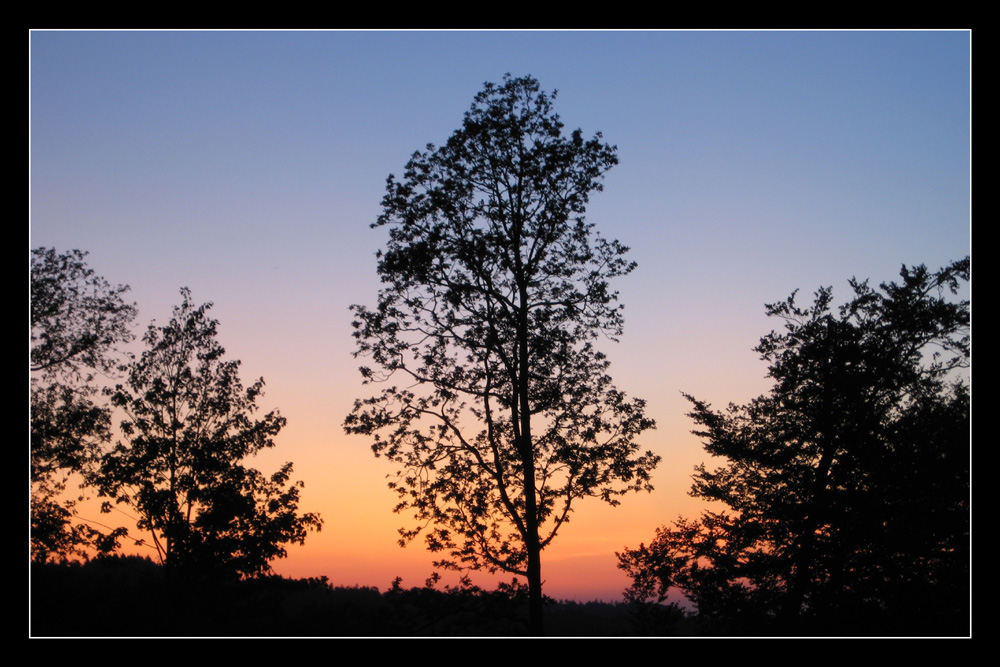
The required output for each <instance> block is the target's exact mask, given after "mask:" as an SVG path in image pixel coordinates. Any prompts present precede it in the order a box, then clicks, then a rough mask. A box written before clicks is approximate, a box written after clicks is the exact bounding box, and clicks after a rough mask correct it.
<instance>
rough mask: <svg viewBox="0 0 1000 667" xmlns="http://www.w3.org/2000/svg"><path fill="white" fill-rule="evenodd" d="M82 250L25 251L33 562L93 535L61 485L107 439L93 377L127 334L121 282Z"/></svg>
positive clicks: (114, 357) (108, 368)
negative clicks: (77, 519) (97, 268)
mask: <svg viewBox="0 0 1000 667" xmlns="http://www.w3.org/2000/svg"><path fill="white" fill-rule="evenodd" d="M86 256H87V253H85V252H82V251H80V250H71V251H69V252H65V253H57V252H56V251H55V249H53V248H36V249H34V250H32V251H31V287H30V289H31V292H30V299H31V300H30V310H31V349H30V352H29V369H30V375H31V401H30V403H31V406H30V408H31V555H32V559H33V560H37V561H45V560H48V559H50V558H65V557H67V556H70V555H72V554H75V553H80V548H81V547H82V546H83V545H86V544H91V543H92V541H93V540H94V539H99V538H100V537H101V534H100V533H99V532H98V531H97V530H96V529H93V528H91V527H89V526H87V525H86V524H81V523H74V520H73V514H74V511H75V510H74V507H75V503H76V499H75V498H73V497H72V496H71V495H70V494H68V493H67V490H68V489H67V485H68V482H69V476H70V475H71V474H72V473H82V472H84V469H85V467H86V466H87V464H88V463H90V462H92V461H93V459H94V456H95V455H96V453H97V450H98V447H99V445H100V444H101V443H102V442H104V441H106V440H107V438H108V432H109V427H110V411H109V409H108V407H107V405H106V404H105V401H103V400H101V398H100V387H99V383H98V378H97V376H99V375H100V376H105V377H110V376H112V375H113V374H114V372H115V369H116V366H117V365H118V364H119V363H120V362H121V355H120V354H119V352H118V350H117V348H118V347H119V346H120V345H122V344H124V343H127V342H129V341H131V340H132V339H133V338H134V335H133V334H132V329H131V324H132V320H133V319H134V318H135V314H136V309H135V305H134V304H131V303H126V302H125V300H124V295H125V293H126V292H127V291H128V287H127V286H124V285H118V286H112V285H111V284H109V283H108V282H107V281H106V280H105V279H104V278H102V277H100V276H98V275H96V274H95V273H94V270H93V269H91V268H90V267H88V266H87V263H86V261H85V258H86Z"/></svg>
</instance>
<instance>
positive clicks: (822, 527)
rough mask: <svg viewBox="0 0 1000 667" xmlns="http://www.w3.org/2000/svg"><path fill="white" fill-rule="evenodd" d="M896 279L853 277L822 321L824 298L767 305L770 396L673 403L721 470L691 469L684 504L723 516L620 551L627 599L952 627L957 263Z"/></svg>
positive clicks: (959, 468)
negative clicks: (724, 404) (874, 284)
mask: <svg viewBox="0 0 1000 667" xmlns="http://www.w3.org/2000/svg"><path fill="white" fill-rule="evenodd" d="M900 275H901V278H902V281H901V282H899V283H888V284H885V283H883V284H882V285H881V286H880V290H875V289H873V288H871V287H869V285H868V282H867V281H865V282H859V281H857V280H854V279H852V280H851V281H850V286H851V288H852V290H853V292H854V294H853V298H852V299H851V300H850V301H849V302H847V303H846V304H844V305H843V306H841V307H840V308H839V309H838V310H836V311H834V309H833V306H832V304H833V294H832V290H831V289H830V288H823V289H820V290H819V291H818V292H817V293H816V298H815V301H814V303H813V305H812V306H811V307H808V308H805V309H801V308H799V307H798V306H796V304H795V294H794V293H793V294H792V296H791V297H789V298H788V299H787V300H786V301H784V302H781V303H777V304H772V305H769V306H768V307H767V312H768V314H769V315H771V316H775V317H779V318H781V319H783V320H784V321H785V330H784V332H781V333H778V332H772V333H770V334H769V335H767V336H765V337H764V338H762V339H761V342H760V345H758V346H757V347H756V348H755V350H756V351H757V352H759V353H760V354H761V358H762V359H764V360H765V361H767V362H768V363H769V376H770V377H771V378H773V379H774V382H775V384H774V387H773V388H772V390H771V392H770V393H769V394H766V395H764V396H761V397H759V398H757V399H755V400H753V401H751V402H750V403H748V404H747V405H730V407H729V409H728V410H726V411H725V412H717V411H715V410H712V409H711V407H710V406H709V405H708V404H706V403H704V402H702V401H699V400H697V399H695V398H693V397H691V396H688V397H687V398H688V399H689V400H690V401H691V402H692V404H693V406H694V410H693V412H692V413H691V414H690V416H691V417H692V418H693V419H694V421H695V422H696V424H698V426H699V429H698V430H696V431H695V433H696V434H697V435H699V436H701V437H702V438H704V439H705V448H706V450H707V451H708V452H709V453H710V454H712V455H713V456H716V457H721V458H722V459H723V460H724V463H723V464H722V465H721V466H720V467H718V468H716V469H709V468H707V467H706V466H705V465H701V466H699V467H698V468H697V469H696V474H695V476H694V480H695V481H694V486H693V489H692V492H691V494H692V495H693V496H695V497H699V498H704V499H705V500H708V501H714V502H717V503H720V504H721V505H723V506H725V509H722V510H716V509H712V510H709V511H705V512H704V513H703V514H702V516H701V518H700V519H697V520H685V519H681V520H679V521H677V522H676V523H675V524H674V525H673V526H672V527H663V528H661V529H660V530H659V531H657V536H656V539H655V540H654V541H653V543H652V544H650V546H649V547H646V546H643V545H640V547H639V548H638V549H636V550H627V551H625V552H624V553H622V554H619V559H620V567H621V568H622V569H624V570H625V571H626V572H628V574H629V575H630V576H631V577H632V579H633V585H632V587H631V589H630V590H629V592H628V594H627V595H628V597H631V598H632V599H637V600H645V599H649V598H659V599H661V600H662V599H664V598H665V596H666V595H667V594H668V593H669V591H670V590H671V589H679V590H680V591H681V592H683V593H684V594H685V595H686V596H687V597H688V598H689V599H690V600H691V601H693V602H694V603H695V604H696V605H697V606H698V610H699V612H700V613H701V614H702V615H703V616H705V617H706V618H709V619H716V620H718V621H720V622H721V623H723V624H724V625H726V624H728V625H729V627H732V624H733V623H736V622H746V621H747V619H749V618H756V619H772V620H775V621H777V622H778V623H780V624H781V625H780V627H781V628H783V629H785V630H787V629H789V628H800V629H802V630H803V631H806V630H817V629H819V630H820V631H826V632H829V631H832V630H834V629H835V628H838V627H840V628H844V629H848V630H850V631H856V630H858V629H859V628H862V627H864V628H865V629H866V630H873V629H877V628H880V629H881V630H883V631H884V630H886V629H890V628H891V629H892V630H894V631H896V630H901V631H905V632H912V631H913V630H914V628H916V627H923V628H925V629H926V630H927V631H930V632H936V633H940V632H941V627H942V626H939V625H937V624H940V623H946V624H949V623H950V624H951V625H950V626H949V627H950V629H951V630H955V629H958V630H959V631H960V630H961V627H962V622H963V621H962V620H961V619H962V618H963V616H964V617H965V618H966V619H967V611H968V590H969V589H968V584H969V581H968V576H969V569H968V566H969V563H968V556H969V514H968V510H969V428H970V423H969V405H970V404H969V386H968V384H967V382H966V379H965V378H966V373H965V372H964V369H966V368H967V367H968V364H969V302H968V301H964V300H956V299H955V298H953V297H951V296H950V295H952V294H956V293H957V291H958V289H959V287H960V285H961V283H962V282H964V281H968V280H969V259H968V258H966V259H964V260H961V261H957V262H954V263H952V264H951V265H949V266H947V267H945V268H943V269H941V270H939V271H937V272H931V271H928V270H927V269H926V267H924V266H918V267H916V268H912V269H910V268H907V267H905V266H904V267H903V269H902V272H901V274H900ZM715 507H719V506H718V505H716V506H715ZM836 623H840V624H841V625H835V624H836ZM866 624H867V625H866ZM876 631H878V630H876Z"/></svg>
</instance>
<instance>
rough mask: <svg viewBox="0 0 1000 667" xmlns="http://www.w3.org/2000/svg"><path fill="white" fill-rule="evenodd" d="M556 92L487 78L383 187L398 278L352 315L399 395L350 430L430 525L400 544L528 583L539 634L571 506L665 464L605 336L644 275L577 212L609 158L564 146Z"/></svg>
mask: <svg viewBox="0 0 1000 667" xmlns="http://www.w3.org/2000/svg"><path fill="white" fill-rule="evenodd" d="M554 97H555V93H553V94H552V96H549V95H547V94H546V93H545V92H542V91H540V89H539V85H538V82H537V81H536V80H534V79H533V78H530V77H526V78H511V77H510V76H509V75H507V76H506V77H505V78H504V80H503V83H502V84H500V85H495V84H491V83H487V84H486V86H485V89H484V90H483V91H482V92H480V93H479V94H478V95H477V96H476V98H475V101H474V102H473V104H472V107H471V109H470V110H469V111H468V112H467V113H466V114H465V119H464V122H463V124H462V127H461V128H460V129H459V130H457V131H456V132H455V133H454V134H453V135H452V136H451V138H450V139H449V140H448V142H447V143H446V144H445V145H444V146H441V147H440V148H435V147H434V146H433V145H428V147H427V151H426V152H417V153H415V154H414V155H413V156H412V158H411V159H410V161H409V162H408V164H407V165H406V171H405V173H404V176H403V179H402V180H401V181H397V180H396V179H395V178H394V177H393V176H391V175H390V176H389V178H388V183H387V188H386V195H385V198H384V199H383V201H382V206H383V213H382V215H381V216H380V217H379V219H378V221H377V222H376V223H375V224H374V225H373V226H374V227H381V226H385V227H388V228H389V236H390V238H389V243H388V246H387V248H386V249H385V251H384V252H381V251H380V252H379V253H378V259H379V262H378V273H379V276H380V277H381V279H382V282H383V283H385V285H386V287H385V288H384V289H382V290H381V291H380V293H379V298H378V305H377V306H376V307H375V308H373V309H369V308H367V307H365V306H359V305H355V306H352V310H353V312H354V314H355V316H356V320H355V322H354V327H355V333H354V336H355V338H356V339H357V341H358V351H357V353H356V354H357V355H360V356H365V357H369V358H370V359H371V362H372V365H371V366H366V367H363V368H362V369H361V372H362V375H363V376H364V378H365V382H366V384H367V383H382V384H384V385H387V386H386V388H384V389H382V391H381V393H380V394H379V395H377V396H374V397H372V398H369V399H367V400H359V401H357V402H356V403H355V406H354V410H353V411H352V413H351V414H350V415H349V416H348V417H347V420H346V422H345V428H346V430H347V432H348V433H355V434H364V435H368V436H373V437H374V444H373V445H372V448H373V450H374V452H375V454H376V455H377V456H386V457H387V458H389V459H390V460H392V461H394V462H395V463H397V464H398V465H399V471H398V474H397V477H396V480H395V481H394V482H392V483H391V484H390V487H391V488H393V489H395V490H396V491H397V492H398V494H399V498H400V503H399V504H398V505H397V506H396V508H395V509H396V511H397V512H412V513H413V516H414V519H415V520H416V522H417V526H416V527H415V528H413V529H410V530H401V531H400V532H401V534H402V539H401V540H400V541H401V543H403V544H405V543H406V542H408V541H410V540H412V539H413V538H414V537H416V536H417V535H418V534H420V533H421V532H423V533H425V536H426V541H427V545H428V547H429V548H430V549H431V550H432V551H434V552H445V553H446V554H447V556H446V557H445V558H442V559H441V560H440V561H438V562H437V563H436V565H437V566H439V567H444V568H454V569H477V568H485V569H487V570H489V571H491V572H492V571H497V570H503V571H506V572H511V573H515V574H518V575H521V576H524V577H526V578H527V580H528V585H529V589H530V596H529V597H530V607H531V614H530V615H531V629H532V631H533V632H535V633H541V632H542V629H543V628H542V593H541V584H542V579H541V560H540V554H541V551H542V549H543V548H544V547H545V546H546V545H548V544H549V543H550V542H551V541H552V540H553V538H554V537H555V535H556V533H557V531H558V530H559V528H560V526H562V524H563V523H565V522H566V521H568V520H569V517H570V511H571V507H572V504H573V502H574V501H576V500H577V499H580V498H584V497H588V496H596V497H600V498H602V499H603V500H605V501H607V502H609V503H611V504H613V505H614V504H617V503H618V500H617V499H618V497H619V496H620V495H622V494H624V493H626V492H629V491H633V490H640V489H647V490H649V489H651V488H652V487H651V486H650V483H649V475H650V471H651V470H652V469H653V468H654V467H655V465H656V464H657V462H658V461H659V457H657V456H654V455H653V454H652V453H650V452H646V453H645V454H641V455H640V454H639V452H638V445H637V444H636V443H635V437H636V436H637V435H638V434H639V433H641V432H642V431H644V430H646V429H649V428H652V427H653V422H652V420H650V419H648V418H646V416H645V414H644V402H643V401H641V400H634V399H629V398H627V397H626V396H625V395H624V394H623V393H622V392H620V391H618V390H617V389H616V388H615V387H614V386H613V384H612V382H611V379H610V377H609V376H608V375H607V369H608V366H609V362H608V360H607V359H606V358H605V356H604V354H602V353H601V352H599V351H598V350H597V349H596V348H595V347H594V344H593V342H594V340H595V339H597V338H598V337H600V336H602V335H603V336H606V337H609V338H612V339H613V338H614V337H615V336H618V335H619V334H620V333H621V329H622V317H621V306H620V305H619V304H618V303H617V293H616V292H613V291H611V290H610V288H609V285H608V281H609V280H610V279H612V278H615V277H617V276H621V275H624V274H627V273H629V272H630V271H631V270H632V269H633V268H634V264H633V263H630V262H628V261H626V259H625V257H624V256H625V253H626V252H627V248H625V247H623V246H622V245H621V244H619V243H618V242H617V241H607V240H605V239H603V238H601V237H600V236H598V235H596V234H595V233H594V232H593V225H592V224H590V223H586V222H584V219H583V213H584V210H585V207H586V204H587V203H588V198H589V195H590V193H591V192H593V191H597V190H601V183H600V180H601V178H602V176H603V174H604V173H605V172H606V171H607V170H608V169H610V168H611V167H612V166H613V165H615V164H616V163H617V157H616V153H615V148H614V147H613V146H609V145H607V144H604V143H602V142H601V135H600V134H599V133H598V134H597V135H595V136H594V137H593V138H592V139H589V140H585V139H584V138H583V136H582V133H581V132H580V130H576V131H575V132H573V133H572V135H571V136H570V137H565V136H563V133H562V127H563V125H562V123H561V122H560V120H559V117H558V115H556V114H555V113H553V111H552V100H553V99H554ZM394 383H395V384H394Z"/></svg>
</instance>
